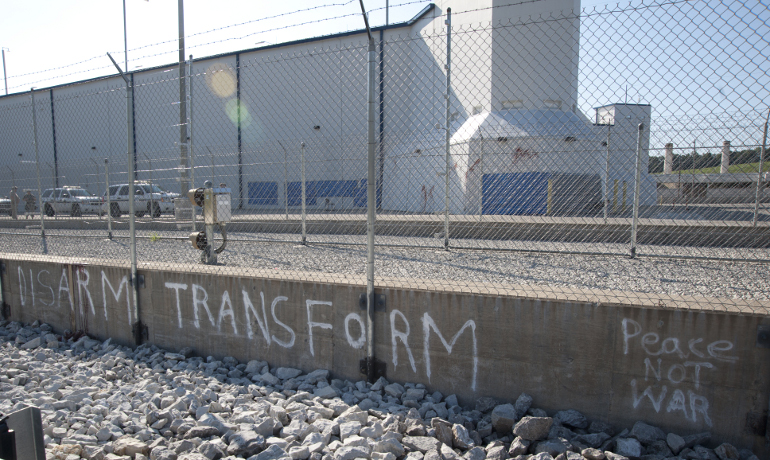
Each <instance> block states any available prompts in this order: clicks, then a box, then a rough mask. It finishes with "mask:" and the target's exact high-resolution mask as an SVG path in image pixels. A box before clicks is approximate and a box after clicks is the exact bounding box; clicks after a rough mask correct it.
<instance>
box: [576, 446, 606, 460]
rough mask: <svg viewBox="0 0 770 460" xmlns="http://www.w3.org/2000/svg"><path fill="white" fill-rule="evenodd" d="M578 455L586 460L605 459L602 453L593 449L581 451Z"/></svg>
mask: <svg viewBox="0 0 770 460" xmlns="http://www.w3.org/2000/svg"><path fill="white" fill-rule="evenodd" d="M580 454H581V455H582V456H583V457H585V458H586V459H588V460H604V459H605V458H607V457H606V456H605V455H604V452H602V451H600V450H599V449H594V448H593V447H589V448H588V449H583V450H582V451H580Z"/></svg>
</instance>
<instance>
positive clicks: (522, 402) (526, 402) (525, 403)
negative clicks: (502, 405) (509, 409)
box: [514, 393, 532, 417]
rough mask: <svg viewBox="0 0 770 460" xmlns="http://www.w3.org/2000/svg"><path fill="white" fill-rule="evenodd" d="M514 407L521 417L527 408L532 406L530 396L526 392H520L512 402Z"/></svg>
mask: <svg viewBox="0 0 770 460" xmlns="http://www.w3.org/2000/svg"><path fill="white" fill-rule="evenodd" d="M514 407H515V408H516V413H517V414H521V416H522V417H523V416H524V414H526V413H527V411H528V410H529V408H530V407H532V396H530V395H528V394H526V393H522V394H520V395H519V397H518V398H516V404H514Z"/></svg>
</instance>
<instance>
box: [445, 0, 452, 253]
mask: <svg viewBox="0 0 770 460" xmlns="http://www.w3.org/2000/svg"><path fill="white" fill-rule="evenodd" d="M444 24H446V66H445V69H446V94H445V95H444V98H446V126H445V129H446V133H444V134H446V146H445V147H446V158H445V162H446V176H445V177H444V180H445V193H444V249H445V250H449V173H450V172H451V170H452V168H451V166H450V162H451V157H450V155H449V138H450V130H449V123H450V119H449V118H450V116H451V115H450V111H451V110H452V102H451V100H450V99H449V96H450V90H451V81H452V8H447V9H446V21H444Z"/></svg>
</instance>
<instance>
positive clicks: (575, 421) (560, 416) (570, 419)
mask: <svg viewBox="0 0 770 460" xmlns="http://www.w3.org/2000/svg"><path fill="white" fill-rule="evenodd" d="M553 419H554V420H556V421H558V422H559V423H561V424H562V425H565V426H570V427H572V428H580V429H585V428H588V419H587V418H586V416H585V415H583V414H581V413H580V412H578V411H576V410H574V409H570V410H562V411H559V412H557V413H556V415H554V416H553Z"/></svg>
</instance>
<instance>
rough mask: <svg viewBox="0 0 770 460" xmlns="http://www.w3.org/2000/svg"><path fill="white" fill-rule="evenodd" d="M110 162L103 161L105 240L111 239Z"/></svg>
mask: <svg viewBox="0 0 770 460" xmlns="http://www.w3.org/2000/svg"><path fill="white" fill-rule="evenodd" d="M109 163H110V161H109V160H108V159H107V158H105V159H104V185H105V186H106V188H107V192H106V194H107V238H109V239H112V206H111V203H112V202H111V201H110V168H109Z"/></svg>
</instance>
